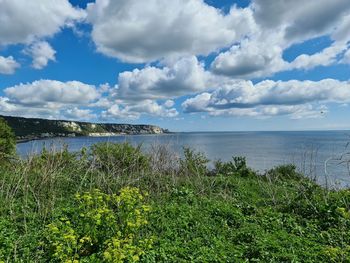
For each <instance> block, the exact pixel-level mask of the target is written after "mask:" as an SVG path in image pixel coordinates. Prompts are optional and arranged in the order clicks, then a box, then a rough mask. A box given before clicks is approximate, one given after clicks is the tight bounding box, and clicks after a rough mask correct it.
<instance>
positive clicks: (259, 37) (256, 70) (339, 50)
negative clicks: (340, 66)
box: [211, 0, 350, 79]
mask: <svg viewBox="0 0 350 263" xmlns="http://www.w3.org/2000/svg"><path fill="white" fill-rule="evenodd" d="M248 8H250V9H251V10H252V13H253V17H254V21H255V23H256V24H255V26H253V27H252V28H257V29H256V30H255V31H254V32H252V33H251V36H250V37H249V38H244V39H243V40H240V41H238V43H236V44H235V45H233V46H232V47H231V48H230V49H229V50H228V51H225V52H222V53H221V54H219V55H218V56H217V57H216V59H215V60H214V61H213V63H212V65H211V69H212V71H213V72H214V73H216V74H220V75H226V76H230V77H235V78H245V79H251V78H257V77H268V76H271V75H273V74H275V73H276V72H280V71H287V70H293V69H302V70H309V69H312V68H315V67H317V66H329V65H332V64H336V63H339V62H340V60H339V57H341V55H342V54H343V53H344V52H345V51H346V50H347V49H348V46H347V42H348V41H349V40H350V30H349V28H350V27H349V25H350V15H348V14H349V11H350V2H349V1H347V0H335V1H331V2H330V1H327V0H320V1H318V0H311V1H307V2H305V1H302V0H296V1H284V0H278V1H275V0H273V1H272V0H255V1H253V3H252V4H251V5H250V6H249V7H248ZM320 36H330V37H331V39H332V40H333V43H332V44H331V45H330V46H329V47H326V48H325V49H324V50H322V51H319V52H317V53H315V54H311V55H310V54H300V55H299V56H298V57H297V58H296V59H295V60H294V61H292V62H287V61H285V60H284V59H283V52H284V51H285V50H286V49H287V48H288V47H291V46H293V45H294V44H299V43H303V42H304V41H306V40H309V39H314V38H316V37H320Z"/></svg>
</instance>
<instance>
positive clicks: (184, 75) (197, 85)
mask: <svg viewBox="0 0 350 263" xmlns="http://www.w3.org/2000/svg"><path fill="white" fill-rule="evenodd" d="M211 78H212V76H211V74H210V73H209V72H207V71H206V70H205V69H204V65H203V64H202V63H200V62H199V61H198V60H197V58H196V57H195V56H192V57H188V58H182V59H180V60H178V61H176V62H175V63H172V64H171V65H165V66H164V67H163V68H158V67H153V66H147V67H145V68H144V69H141V70H139V69H134V70H133V71H126V72H122V73H120V74H119V77H118V87H117V89H116V91H115V92H116V94H115V95H114V96H117V97H118V98H120V99H124V100H134V101H137V100H145V99H169V98H174V97H178V96H182V95H186V94H190V93H195V92H200V91H203V90H204V89H206V88H208V85H210V84H209V82H210V79H211Z"/></svg>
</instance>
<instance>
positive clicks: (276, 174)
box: [265, 164, 304, 180]
mask: <svg viewBox="0 0 350 263" xmlns="http://www.w3.org/2000/svg"><path fill="white" fill-rule="evenodd" d="M265 177H269V178H270V179H273V180H281V179H297V180H299V179H304V176H303V175H301V174H300V173H298V172H297V170H296V166H295V165H294V164H286V165H280V166H277V167H275V168H273V169H270V170H269V171H267V172H266V174H265Z"/></svg>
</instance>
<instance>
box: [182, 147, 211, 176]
mask: <svg viewBox="0 0 350 263" xmlns="http://www.w3.org/2000/svg"><path fill="white" fill-rule="evenodd" d="M208 162H209V160H208V159H207V157H206V156H205V155H204V154H203V153H201V152H195V151H194V150H192V149H190V148H188V147H184V159H181V160H180V167H181V168H180V169H181V171H182V173H184V174H186V175H197V176H203V175H206V174H207V173H208V168H207V164H208Z"/></svg>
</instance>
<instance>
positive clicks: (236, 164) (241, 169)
mask: <svg viewBox="0 0 350 263" xmlns="http://www.w3.org/2000/svg"><path fill="white" fill-rule="evenodd" d="M213 173H214V174H216V175H218V174H221V175H240V176H243V177H246V176H249V175H250V174H252V171H251V170H250V169H249V168H248V167H247V162H246V159H245V158H244V157H232V161H229V162H222V161H221V160H217V161H216V162H215V163H214V171H213Z"/></svg>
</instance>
